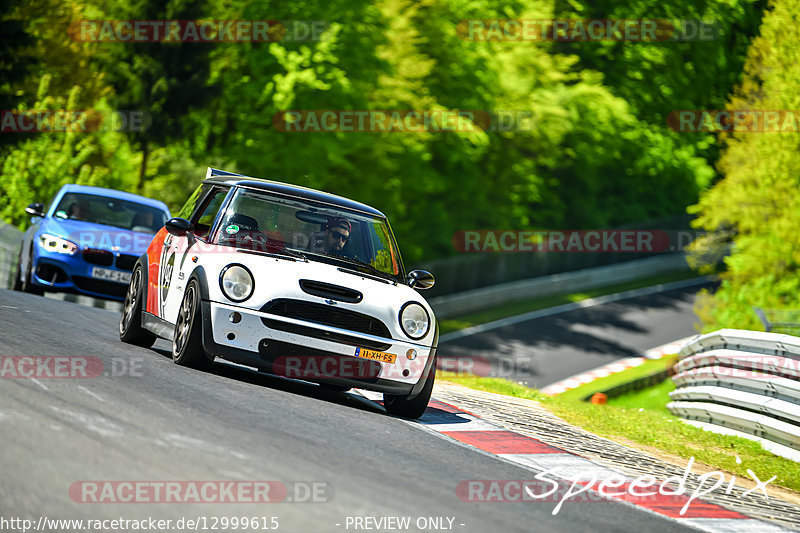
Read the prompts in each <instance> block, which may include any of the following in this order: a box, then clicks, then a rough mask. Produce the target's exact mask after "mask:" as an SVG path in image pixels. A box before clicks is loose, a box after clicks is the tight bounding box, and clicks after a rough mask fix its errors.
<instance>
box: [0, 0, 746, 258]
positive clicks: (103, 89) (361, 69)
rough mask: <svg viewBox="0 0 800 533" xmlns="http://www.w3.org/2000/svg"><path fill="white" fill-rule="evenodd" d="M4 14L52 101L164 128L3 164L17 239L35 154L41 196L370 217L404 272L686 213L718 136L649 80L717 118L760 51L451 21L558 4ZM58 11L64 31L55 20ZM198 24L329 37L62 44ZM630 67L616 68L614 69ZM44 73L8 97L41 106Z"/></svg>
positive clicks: (53, 144) (90, 7)
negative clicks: (560, 37)
mask: <svg viewBox="0 0 800 533" xmlns="http://www.w3.org/2000/svg"><path fill="white" fill-rule="evenodd" d="M672 1H673V2H674V3H675V6H673V10H674V11H675V12H678V11H680V10H682V9H684V8H687V9H688V7H687V6H688V4H687V5H684V4H685V3H686V2H685V1H684V0H680V1H679V0H672ZM651 3H652V2H651ZM654 5H655V4H654ZM758 5H759V4H758V3H757V2H756V3H752V2H750V3H746V4H744V7H740V8H734V7H731V8H725V7H724V6H722V4H719V5H717V4H710V5H709V7H708V8H707V9H706V10H704V11H701V10H699V8H698V9H694V8H692V9H690V10H689V11H688V12H689V13H690V14H695V13H696V14H698V16H700V15H707V14H709V13H711V14H713V15H714V16H718V17H721V18H723V19H724V22H725V24H728V25H729V26H731V25H736V24H739V23H740V22H741V20H742V18H743V17H746V16H749V15H752V14H753V13H755V12H756V11H757V6H758ZM649 7H652V6H649V4H647V5H645V4H642V5H640V6H636V7H635V10H638V11H642V12H645V11H647V9H645V8H648V9H649ZM8 9H9V13H11V14H13V15H15V16H20V17H22V18H23V19H24V20H29V21H30V24H29V28H28V31H29V32H30V33H31V35H33V36H34V38H35V43H36V44H35V46H34V47H33V53H34V56H35V57H36V59H37V60H38V61H39V62H40V64H41V67H40V71H38V72H37V73H36V74H37V76H41V75H44V74H47V75H48V76H49V79H50V80H51V84H52V87H53V88H52V91H53V94H54V95H58V94H67V93H68V92H69V91H70V90H71V88H72V87H74V86H80V87H82V88H83V101H82V102H81V103H83V104H84V105H85V106H94V105H106V106H108V107H110V108H112V109H138V110H144V111H147V112H149V113H150V114H151V115H152V119H153V124H152V126H151V128H150V129H149V130H148V131H146V132H144V133H142V134H129V135H130V137H129V138H124V137H122V136H121V135H119V134H112V133H103V134H99V133H98V134H91V135H87V136H85V138H78V137H76V136H73V137H69V135H64V134H58V135H49V136H37V137H34V138H31V139H27V140H24V141H22V142H21V143H18V144H17V145H15V146H13V148H12V149H9V150H7V152H6V154H3V155H6V156H7V157H8V158H9V161H7V162H6V166H5V168H4V170H3V174H4V179H5V180H6V181H7V182H9V183H8V184H7V185H4V186H3V187H5V188H6V191H7V193H8V194H12V195H14V201H13V202H12V203H13V204H14V206H15V207H13V208H12V207H10V206H6V207H4V211H3V212H2V213H3V217H5V218H6V219H8V220H12V221H14V222H15V223H20V222H21V221H22V219H21V218H20V216H19V215H18V214H17V213H18V212H19V209H18V208H19V205H23V204H24V203H25V202H27V201H29V200H30V199H31V198H32V197H33V196H34V195H33V193H32V192H31V191H30V190H27V189H25V187H26V186H28V185H27V184H26V183H23V182H22V181H20V182H19V183H17V178H13V177H12V178H6V176H8V175H9V174H8V173H13V172H20V171H22V172H28V173H30V172H32V171H31V170H30V169H29V167H28V166H26V165H25V164H24V161H29V160H30V159H26V157H27V156H30V155H31V154H36V159H39V154H42V155H43V156H45V155H46V157H43V158H42V159H43V160H45V161H48V162H47V166H46V167H40V168H38V169H37V170H36V173H37V174H36V175H37V180H39V181H38V182H37V186H36V187H35V189H36V190H37V192H39V191H41V192H42V193H44V192H45V191H50V190H52V189H55V188H57V186H58V185H59V184H61V183H64V182H68V181H75V180H76V179H78V178H80V179H82V180H89V179H91V180H93V181H94V182H97V183H102V184H105V185H107V186H112V187H121V188H124V189H127V190H136V191H141V192H143V193H144V194H146V195H150V196H155V197H158V198H161V199H163V200H165V201H166V202H167V203H168V204H169V205H170V207H171V208H173V209H176V208H177V207H179V206H180V205H182V203H183V201H184V199H185V198H186V197H187V196H188V194H190V192H191V191H192V190H193V189H194V187H195V186H196V184H197V183H198V182H199V181H200V180H201V179H202V177H203V175H204V169H205V167H206V166H216V167H221V168H225V169H230V170H235V171H239V172H242V173H245V174H250V175H253V176H259V177H266V178H272V179H278V180H282V181H287V182H290V183H297V184H300V185H304V186H309V187H313V188H318V189H322V190H326V191H330V192H333V193H336V194H340V195H343V196H348V197H352V198H354V199H356V200H359V201H362V202H365V203H368V204H371V205H374V206H375V207H377V208H379V209H381V210H382V211H384V212H385V213H386V214H387V215H389V217H390V219H391V220H392V225H393V229H394V232H395V235H396V237H397V240H398V241H399V244H400V247H401V249H402V250H403V254H404V259H405V260H406V262H407V263H409V265H410V266H411V265H413V263H415V262H417V261H420V260H422V259H432V258H435V257H441V256H446V255H451V254H454V253H455V251H454V250H453V247H452V243H451V238H452V235H453V234H454V233H455V232H456V231H458V230H464V229H481V228H502V229H506V228H508V229H532V228H537V227H538V228H569V229H581V228H596V227H603V226H610V225H620V224H624V223H634V222H637V221H640V220H644V219H650V218H657V217H663V216H669V215H675V214H678V213H680V212H682V211H683V209H684V208H685V206H687V205H689V204H691V203H694V202H695V201H696V200H697V196H698V192H699V191H700V190H701V189H702V188H703V187H705V186H706V185H707V184H708V183H709V182H710V181H712V179H713V176H714V171H713V168H712V166H711V164H710V162H709V160H708V154H709V146H711V143H712V141H713V139H712V138H711V137H710V136H708V135H700V136H693V137H691V136H685V135H683V134H677V133H675V132H671V131H669V130H667V129H666V127H665V125H664V123H663V121H662V122H660V123H657V121H656V119H655V118H654V117H657V116H660V115H658V113H660V112H662V111H664V102H665V101H667V100H668V97H669V95H668V94H667V93H663V92H662V93H661V94H656V93H653V91H647V90H645V91H643V90H642V83H643V81H642V80H643V79H645V78H646V77H647V76H649V75H650V74H651V73H653V75H654V76H657V78H656V81H655V84H656V85H657V86H658V89H659V90H660V91H669V90H670V89H669V87H672V90H678V89H680V90H681V91H683V90H684V89H685V92H686V94H689V95H692V99H691V102H692V103H693V104H694V103H697V105H701V104H704V103H707V102H709V101H711V100H709V97H707V95H708V94H713V95H714V97H715V98H717V99H718V100H719V101H721V99H722V98H724V94H723V93H724V92H725V91H726V90H727V89H726V87H728V85H726V84H729V83H730V80H731V79H735V78H737V77H738V75H739V73H738V70H737V68H738V67H737V65H739V63H737V62H736V61H737V59H736V57H738V56H741V55H742V54H743V44H742V43H743V42H746V40H747V36H748V35H747V32H744V34H741V35H740V34H736V36H735V39H734V40H735V43H736V45H735V46H734V47H733V49H732V50H733V51H732V53H731V55H732V56H735V57H731V58H730V60H727V59H726V60H725V61H722V60H721V56H720V47H719V46H716V47H713V50H706V49H704V48H702V47H701V46H700V44H697V43H692V44H690V45H681V44H680V43H678V44H675V43H671V45H670V46H663V47H661V48H653V46H651V45H641V44H635V43H627V44H624V45H622V44H614V45H613V46H606V44H603V43H586V44H585V45H584V46H583V47H573V48H569V47H566V46H562V45H560V44H554V43H546V42H545V43H541V42H480V41H470V40H466V39H464V38H463V36H460V35H459V34H458V32H457V31H456V29H457V23H458V21H459V20H463V19H468V18H481V19H491V18H529V19H530V18H537V19H541V18H552V17H554V16H562V15H563V14H565V13H568V12H569V11H568V10H567V9H566V8H565V7H564V6H562V5H560V3H559V2H555V1H554V0H516V1H513V2H511V3H506V4H505V5H504V6H503V7H498V6H497V5H496V4H495V3H493V2H489V1H488V0H470V1H467V0H422V1H412V0H373V1H372V2H360V1H358V2H357V1H353V0H331V1H330V2H308V1H305V0H301V1H298V2H293V3H291V4H286V5H283V4H278V3H277V2H267V3H264V2H251V1H249V0H235V1H225V2H223V1H221V0H210V1H207V2H205V3H202V2H199V1H196V0H171V1H170V2H167V3H166V4H164V5H163V6H162V5H161V3H158V2H153V1H151V0H137V1H136V2H134V3H132V4H131V3H127V4H126V3H120V2H113V1H112V2H106V3H102V4H95V3H89V2H86V1H85V0H73V1H72V2H70V3H59V2H56V1H55V0H32V1H31V2H29V3H27V4H25V5H24V6H23V5H20V6H18V7H16V8H13V9H11V8H8ZM569 9H573V10H575V12H576V13H578V14H581V15H582V16H583V15H587V16H588V15H591V16H595V15H597V14H598V13H599V11H597V10H598V9H599V8H591V7H589V5H588V3H587V5H585V6H584V5H583V4H581V3H579V2H573V3H571V4H570V7H569ZM614 9H616V11H614V10H612V9H611V6H608V13H603V16H606V15H609V14H611V13H612V11H613V13H615V14H623V13H622V11H624V10H621V9H622V8H620V7H614ZM631 9H633V8H631ZM593 10H594V11H593ZM617 11H618V12H619V13H617ZM638 11H637V12H638ZM666 12H668V14H670V13H671V11H669V10H667V11H666ZM51 13H54V14H56V15H57V17H58V21H57V23H50V22H51V18H50V17H51ZM624 14H627V13H624ZM201 17H209V18H213V19H216V20H268V19H269V20H274V19H302V20H319V21H326V22H327V27H326V31H325V32H324V34H323V35H322V38H321V39H319V40H307V41H291V40H286V41H277V42H269V43H266V42H251V43H244V42H239V43H218V44H196V43H187V44H178V43H150V44H143V43H126V42H79V41H76V40H74V39H66V38H65V35H66V33H67V29H68V27H69V23H70V22H76V21H78V20H81V19H94V20H96V19H117V20H124V19H134V18H138V19H143V18H159V19H160V18H173V19H180V18H184V19H191V18H201ZM627 18H630V17H627ZM748 20H749V19H748ZM748 28H749V26H748ZM619 53H622V54H623V55H624V57H625V59H624V61H622V62H618V61H616V60H615V57H617V56H616V55H615V54H619ZM687 57H696V58H695V59H694V60H693V61H694V62H693V63H692V64H693V65H694V66H692V68H693V69H695V70H697V69H699V67H698V65H699V64H700V63H701V62H703V61H712V62H714V65H715V66H714V68H713V69H709V70H708V72H705V71H704V72H703V76H704V77H703V80H705V81H704V82H703V83H702V84H698V85H697V87H693V86H692V83H691V81H692V80H693V79H694V78H696V76H695V74H693V73H692V72H689V73H688V74H687V73H686V72H681V71H680V68H679V67H682V66H684V65H686V64H688V63H691V61H689V62H687ZM725 58H727V56H725ZM662 70H663V72H662ZM656 71H657V73H656ZM631 73H633V74H631ZM629 74H631V75H630V77H628V75H629ZM37 76H28V77H27V78H26V80H25V81H24V82H19V83H16V85H15V86H16V87H18V89H19V91H21V92H22V94H23V101H24V103H25V104H26V105H28V106H29V108H32V106H33V105H34V102H35V101H36V98H35V96H34V93H35V90H36V89H35V87H36V86H37V85H38V81H37V80H38V79H37ZM678 82H680V83H678ZM706 82H707V83H706ZM676 84H677V85H676ZM651 93H652V94H651ZM648 95H650V96H652V101H650V100H647V98H649V96H648ZM287 110H418V111H426V110H427V111H433V110H439V111H441V110H454V111H455V110H459V111H461V110H464V111H477V112H479V113H480V112H489V113H491V112H495V111H500V110H507V111H512V112H517V111H519V112H528V113H530V117H531V119H530V121H529V122H528V123H527V127H526V128H524V129H521V130H512V131H492V130H490V131H481V130H480V129H479V128H473V129H470V130H465V131H458V132H432V131H426V132H404V133H369V132H336V133H298V132H285V131H281V130H280V129H278V128H276V127H274V126H273V118H274V117H275V116H276V114H277V113H281V112H283V111H287ZM670 110H671V109H670ZM478 122H480V121H478ZM110 146H113V148H109V147H110ZM63 152H67V153H71V154H72V153H74V154H75V155H74V156H73V157H71V158H69V162H70V163H69V164H66V163H65V164H60V165H56V164H55V163H51V162H49V159H48V158H53V157H55V156H54V155H49V154H58V153H63ZM26 154H27V156H26ZM87 165H88V166H87ZM46 176H49V177H46ZM44 180H47V184H46V186H44V185H45V184H44ZM12 184H13V185H12ZM4 192H5V191H4ZM48 194H49V193H48ZM37 199H41V198H37ZM31 201H32V200H31Z"/></svg>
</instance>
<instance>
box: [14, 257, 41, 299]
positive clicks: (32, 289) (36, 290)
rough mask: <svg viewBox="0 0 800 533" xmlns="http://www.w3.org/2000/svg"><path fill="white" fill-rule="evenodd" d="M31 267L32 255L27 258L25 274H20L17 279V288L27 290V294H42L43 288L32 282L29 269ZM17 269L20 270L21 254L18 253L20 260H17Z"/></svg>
mask: <svg viewBox="0 0 800 533" xmlns="http://www.w3.org/2000/svg"><path fill="white" fill-rule="evenodd" d="M32 267H33V255H31V256H30V257H29V258H28V268H26V269H25V275H24V276H21V277H20V279H19V288H20V290H21V291H22V292H27V293H28V294H35V295H37V296H43V295H44V289H43V288H41V287H39V286H36V285H34V284H33V281H31V279H32V277H33V276H32V275H31V272H32V271H31V269H32ZM18 271H19V272H20V273H21V272H22V254H20V261H19V269H18Z"/></svg>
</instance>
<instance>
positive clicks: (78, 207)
mask: <svg viewBox="0 0 800 533" xmlns="http://www.w3.org/2000/svg"><path fill="white" fill-rule="evenodd" d="M67 216H69V218H72V219H75V220H88V219H89V217H91V216H92V211H91V209H90V207H89V203H88V202H87V201H86V200H78V201H76V202H73V203H72V204H71V205H70V206H69V213H68V215H67Z"/></svg>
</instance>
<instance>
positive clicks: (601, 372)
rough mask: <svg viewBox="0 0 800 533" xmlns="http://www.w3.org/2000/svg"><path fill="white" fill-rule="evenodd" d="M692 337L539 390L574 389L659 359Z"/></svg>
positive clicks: (557, 392)
mask: <svg viewBox="0 0 800 533" xmlns="http://www.w3.org/2000/svg"><path fill="white" fill-rule="evenodd" d="M692 338H694V337H687V338H685V339H680V340H677V341H673V342H670V343H668V344H664V345H663V346H658V347H657V348H651V349H650V350H647V351H646V352H645V353H644V356H643V357H627V358H625V359H620V360H619V361H614V362H613V363H607V364H605V365H603V366H600V367H597V368H595V369H593V370H589V371H587V372H582V373H580V374H577V375H575V376H572V377H569V378H567V379H564V380H561V381H557V382H556V383H551V384H550V385H547V386H546V387H542V388H541V390H540V392H541V393H542V394H546V395H548V396H555V395H556V394H561V393H562V392H566V391H568V390H571V389H575V388H577V387H580V386H581V385H586V384H587V383H591V382H592V381H595V380H598V379H600V378H604V377H606V376H610V375H611V374H616V373H617V372H622V371H623V370H627V369H629V368H633V367H636V366H639V365H641V364H642V363H644V362H645V361H647V360H648V359H660V358H661V357H664V356H665V355H673V354H676V353H678V352H679V351H680V349H681V347H682V346H683V345H684V344H685V343H686V342H687V341H688V340H689V339H692Z"/></svg>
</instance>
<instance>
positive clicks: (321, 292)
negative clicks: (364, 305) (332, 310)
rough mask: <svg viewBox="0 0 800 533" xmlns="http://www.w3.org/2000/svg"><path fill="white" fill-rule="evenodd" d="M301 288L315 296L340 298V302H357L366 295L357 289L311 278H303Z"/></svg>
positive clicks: (332, 298)
mask: <svg viewBox="0 0 800 533" xmlns="http://www.w3.org/2000/svg"><path fill="white" fill-rule="evenodd" d="M300 288H301V289H303V292H305V293H308V294H311V295H313V296H319V297H320V298H329V299H331V300H339V301H340V302H348V303H351V304H357V303H358V302H360V301H361V300H362V299H363V298H364V295H363V294H361V293H360V292H358V291H357V290H353V289H348V288H347V287H341V286H339V285H331V284H330V283H323V282H321V281H314V280H311V279H301V280H300Z"/></svg>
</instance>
